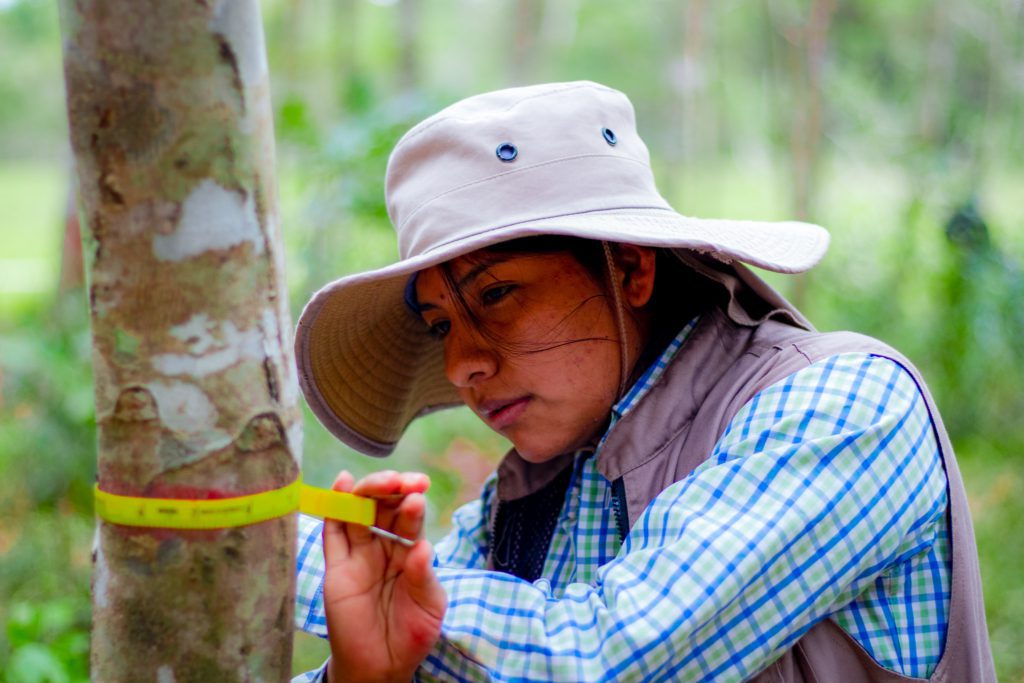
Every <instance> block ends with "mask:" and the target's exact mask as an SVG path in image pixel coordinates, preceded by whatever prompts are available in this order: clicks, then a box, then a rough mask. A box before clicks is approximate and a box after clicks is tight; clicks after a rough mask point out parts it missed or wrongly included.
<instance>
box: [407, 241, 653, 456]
mask: <svg viewBox="0 0 1024 683" xmlns="http://www.w3.org/2000/svg"><path fill="white" fill-rule="evenodd" d="M448 266H449V272H450V274H451V281H452V282H454V283H456V285H457V286H458V288H459V290H460V291H461V294H462V299H463V300H464V301H465V307H466V309H468V311H469V313H470V314H471V316H472V317H475V318H476V319H477V320H476V321H473V320H472V319H471V316H470V315H467V312H466V310H465V309H464V308H463V307H462V306H460V305H459V303H458V301H456V300H455V299H454V298H453V293H452V290H451V289H450V287H449V285H448V280H446V278H445V276H444V273H443V271H442V269H441V267H434V268H430V269H428V270H425V271H423V272H421V273H420V274H419V277H418V278H417V280H416V295H417V299H418V302H419V306H420V310H421V314H422V316H423V319H424V321H426V323H427V325H428V326H429V327H430V328H431V331H432V333H433V334H434V335H435V336H436V337H437V338H438V339H439V343H441V344H443V345H444V358H445V372H446V374H447V376H448V379H449V381H451V383H452V384H453V385H455V387H456V389H457V390H458V392H459V395H460V396H461V397H462V400H463V401H465V403H466V405H468V406H469V407H470V408H471V409H472V410H473V412H474V413H476V414H477V415H479V416H480V418H481V419H482V420H483V421H484V422H486V423H487V424H488V425H489V426H490V427H491V428H492V429H494V430H495V431H496V432H498V433H500V434H502V435H504V436H505V437H506V438H508V439H509V440H510V441H511V442H512V444H513V445H514V446H515V448H516V450H517V451H518V452H519V454H520V455H522V456H523V458H525V459H526V460H528V461H530V462H543V461H545V460H548V459H550V458H552V457H554V456H556V455H559V454H561V453H565V452H568V451H571V450H573V449H575V448H578V447H580V446H583V445H586V444H587V443H588V442H589V441H591V440H592V439H594V438H595V437H596V436H597V435H598V434H599V433H600V432H601V430H603V428H604V426H605V424H606V422H607V420H608V416H609V412H610V409H611V406H612V404H613V402H614V401H615V399H616V394H617V393H618V388H619V378H620V367H621V365H620V364H621V360H620V351H619V333H618V326H617V323H616V318H615V315H614V313H613V308H612V306H613V305H614V304H613V303H612V300H611V297H609V296H607V295H606V293H605V288H604V287H603V286H602V284H600V283H599V282H598V281H597V280H596V279H595V277H594V276H593V275H592V274H591V273H590V272H589V271H588V270H587V269H586V268H585V267H584V266H583V265H582V264H581V263H580V262H579V261H577V260H576V258H574V257H573V256H572V255H571V254H569V253H564V252H556V253H542V254H525V255H523V254H512V255H509V254H488V253H484V254H481V253H476V254H472V255H470V256H469V257H460V258H457V259H455V260H453V261H451V262H449V264H448ZM625 322H626V324H627V328H628V329H627V337H632V336H638V333H637V331H636V326H635V324H634V323H633V320H632V319H631V318H630V316H625ZM638 346H639V344H638V342H637V341H636V340H631V343H630V344H629V347H630V354H629V355H630V356H631V357H632V358H633V359H635V357H636V353H637V352H638V348H634V347H638Z"/></svg>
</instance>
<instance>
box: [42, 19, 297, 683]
mask: <svg viewBox="0 0 1024 683" xmlns="http://www.w3.org/2000/svg"><path fill="white" fill-rule="evenodd" d="M61 20H62V31H63V38H64V65H65V77H66V80H67V93H68V115H69V119H70V123H71V137H72V145H73V148H74V151H75V156H76V161H77V168H78V176H79V183H80V198H81V202H82V216H83V218H84V220H85V223H86V225H85V226H83V228H84V229H83V233H84V240H85V258H86V260H87V274H88V281H89V282H88V284H89V305H90V308H91V313H92V325H93V342H94V354H93V358H94V367H95V381H96V420H97V424H98V428H99V429H98V431H99V467H98V471H99V484H100V487H101V488H103V489H104V490H107V491H110V492H113V493H120V494H125V495H133V496H145V497H159V498H193V499H195V498H198V499H203V498H223V497H230V496H236V495H241V494H248V493H256V492H259V491H265V490H270V489H275V488H279V487H282V486H284V485H286V484H288V483H290V482H291V481H292V480H294V479H295V477H296V475H297V473H298V462H299V458H300V440H301V423H300V420H299V413H298V410H297V407H296V406H297V392H296V386H297V385H296V381H295V376H294V365H293V363H292V359H291V355H290V342H289V339H290V327H291V323H290V320H289V315H288V309H287V299H286V297H285V289H284V282H283V277H284V275H283V255H282V251H281V245H280V235H279V230H278V226H277V206H276V196H275V191H274V186H273V172H272V169H273V164H274V149H273V134H272V122H271V114H270V104H269V82H268V74H267V64H266V57H265V50H264V46H263V33H262V27H261V24H260V16H259V6H258V4H257V0H208V1H203V0H199V1H195V0H191V1H189V2H185V1H184V0H145V1H143V0H62V4H61ZM294 540H295V519H294V515H289V516H286V517H283V518H279V519H275V520H271V521H268V522H264V523H260V524H254V525H250V526H244V527H238V528H232V529H224V530H217V531H191V530H184V531H181V530H177V531H176V530H168V529H162V530H152V529H143V528H137V527H125V526H117V525H113V524H107V523H100V525H99V528H98V531H97V543H96V550H95V560H94V574H93V611H94V623H93V650H92V676H93V679H94V680H98V681H104V682H105V683H107V682H112V681H155V682H158V683H170V682H177V683H182V682H184V681H197V682H198V681H283V680H286V679H287V678H288V676H289V674H290V660H291V641H292V610H293V606H292V602H293V593H294V584H293V571H294V561H295V558H294V545H295V544H294Z"/></svg>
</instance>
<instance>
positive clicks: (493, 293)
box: [480, 285, 516, 306]
mask: <svg viewBox="0 0 1024 683" xmlns="http://www.w3.org/2000/svg"><path fill="white" fill-rule="evenodd" d="M515 287H516V286H515V285H498V286H496V287H491V288H489V289H485V290H484V292H483V293H482V294H481V295H480V301H481V302H482V303H483V304H484V305H485V306H489V305H491V304H495V303H497V302H499V301H501V300H502V299H504V298H505V297H506V296H508V295H509V293H510V292H511V291H512V290H513V289H515Z"/></svg>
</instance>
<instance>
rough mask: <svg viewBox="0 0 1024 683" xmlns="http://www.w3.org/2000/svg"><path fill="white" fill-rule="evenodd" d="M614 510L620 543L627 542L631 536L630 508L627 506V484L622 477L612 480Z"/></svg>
mask: <svg viewBox="0 0 1024 683" xmlns="http://www.w3.org/2000/svg"><path fill="white" fill-rule="evenodd" d="M612 511H614V512H615V523H616V526H618V528H619V543H625V542H626V536H629V508H627V507H626V484H625V482H624V481H623V480H622V477H619V478H618V479H616V480H615V481H613V482H612Z"/></svg>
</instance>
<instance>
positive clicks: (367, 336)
mask: <svg viewBox="0 0 1024 683" xmlns="http://www.w3.org/2000/svg"><path fill="white" fill-rule="evenodd" d="M534 235H568V236H574V237H581V238H585V239H594V240H607V241H610V242H625V243H630V244H639V245H644V246H651V247H671V248H684V249H691V250H693V251H697V252H699V253H703V254H708V255H711V256H713V257H715V258H717V259H719V260H722V261H724V262H727V263H728V262H731V261H734V260H736V261H741V262H743V263H746V264H749V265H753V266H757V267H759V268H764V269H766V270H771V271H775V272H780V273H799V272H803V271H806V270H808V269H810V268H812V267H813V266H814V265H815V264H816V263H817V262H818V261H819V260H820V259H821V257H822V256H823V255H824V253H825V251H826V250H827V248H828V243H829V236H828V232H827V231H826V230H825V229H824V228H821V227H819V226H817V225H813V224H809V223H800V222H774V223H772V222H763V221H743V220H725V219H703V218H692V217H687V216H683V215H680V214H678V213H675V212H674V211H671V210H667V209H647V208H623V209H615V210H608V211H598V212H589V213H577V214H570V215H564V216H551V217H547V218H543V219H539V220H532V221H529V222H525V223H518V224H514V225H506V226H498V227H494V228H491V229H489V230H487V231H485V232H481V233H478V234H475V235H472V236H470V237H466V238H462V239H459V240H455V241H452V242H448V243H444V244H441V245H438V246H436V247H435V248H433V249H432V250H430V251H427V252H425V253H422V254H419V255H417V256H414V257H412V258H408V259H404V260H402V261H399V262H397V263H394V264H392V265H390V266H386V267H383V268H379V269H377V270H372V271H367V272H364V273H358V274H355V275H349V276H347V277H343V278H340V279H338V280H335V281H334V282H331V283H329V284H328V285H326V286H325V287H323V288H322V289H321V290H320V291H318V292H317V293H316V294H315V295H314V296H313V298H312V299H311V300H310V301H309V303H308V304H307V305H306V307H305V309H304V310H303V312H302V315H301V316H300V318H299V323H298V328H297V331H296V338H295V355H296V361H297V363H298V369H299V384H300V386H301V388H302V391H303V393H304V394H305V396H306V401H307V402H308V403H309V406H310V408H311V410H312V411H313V413H314V414H315V415H316V416H317V418H318V419H319V420H320V422H321V423H322V424H323V425H324V426H325V427H326V428H327V430H328V431H330V432H331V433H332V434H333V435H334V436H336V437H337V438H339V439H340V440H342V441H343V442H345V443H347V444H348V445H350V446H352V447H353V448H355V449H356V450H358V451H360V452H362V453H366V454H367V455H374V456H386V455H388V454H390V453H391V452H392V451H393V450H394V447H395V444H396V443H397V441H398V439H399V437H401V435H402V433H403V432H404V431H405V429H406V427H407V426H408V424H409V423H410V422H411V421H412V420H414V419H415V418H416V417H418V416H420V415H423V414H425V413H428V412H431V411H433V410H438V409H440V408H445V407H450V406H453V405H458V404H460V403H461V401H460V400H459V397H458V395H457V393H456V392H455V390H454V388H453V387H452V386H451V384H450V383H449V382H448V380H447V379H446V377H445V374H444V358H443V353H442V349H441V345H440V344H438V343H437V342H436V341H435V340H434V339H432V338H431V337H430V335H429V334H428V333H427V329H426V326H425V325H424V324H423V322H422V321H421V320H420V319H419V318H418V316H416V315H415V314H414V313H413V312H412V311H411V310H409V308H408V307H407V306H406V305H405V302H404V299H403V293H404V288H405V285H406V282H407V281H408V278H409V276H410V275H411V274H413V273H415V272H418V271H421V270H424V269H426V268H430V267H432V266H435V265H438V264H440V263H444V262H445V261H449V260H451V259H453V258H456V257H458V256H462V255H464V254H468V253H471V252H473V251H476V250H478V249H481V248H484V247H487V246H489V245H493V244H497V243H499V242H506V241H509V240H513V239H518V238H521V237H529V236H534Z"/></svg>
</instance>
